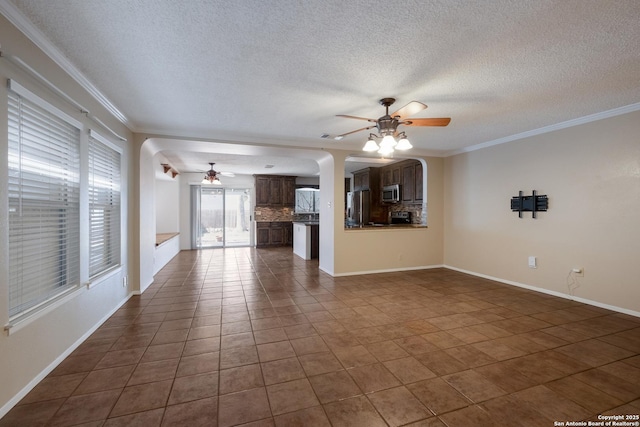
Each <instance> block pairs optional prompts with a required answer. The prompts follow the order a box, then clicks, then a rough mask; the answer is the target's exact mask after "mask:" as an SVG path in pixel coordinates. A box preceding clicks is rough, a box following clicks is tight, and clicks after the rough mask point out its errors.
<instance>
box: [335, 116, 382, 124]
mask: <svg viewBox="0 0 640 427" xmlns="http://www.w3.org/2000/svg"><path fill="white" fill-rule="evenodd" d="M336 117H346V118H347V119H356V120H366V121H368V122H371V123H377V122H378V121H377V120H376V119H368V118H366V117H358V116H348V115H346V114H336Z"/></svg>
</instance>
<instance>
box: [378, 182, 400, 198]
mask: <svg viewBox="0 0 640 427" xmlns="http://www.w3.org/2000/svg"><path fill="white" fill-rule="evenodd" d="M399 201H400V185H398V184H394V185H385V186H384V187H382V202H383V203H398V202H399Z"/></svg>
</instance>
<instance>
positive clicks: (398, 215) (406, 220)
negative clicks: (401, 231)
mask: <svg viewBox="0 0 640 427" xmlns="http://www.w3.org/2000/svg"><path fill="white" fill-rule="evenodd" d="M391 224H411V212H405V211H400V212H391Z"/></svg>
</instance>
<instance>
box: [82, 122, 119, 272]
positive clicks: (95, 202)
mask: <svg viewBox="0 0 640 427" xmlns="http://www.w3.org/2000/svg"><path fill="white" fill-rule="evenodd" d="M120 156H121V154H120V152H119V151H117V150H115V149H114V148H112V147H111V144H110V143H109V142H108V141H106V140H104V139H103V138H102V137H100V135H98V134H96V133H95V132H93V131H91V133H90V136H89V276H91V277H94V276H96V275H99V274H101V273H104V272H106V271H107V270H109V269H111V268H114V267H116V266H118V265H120Z"/></svg>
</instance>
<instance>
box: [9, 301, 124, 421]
mask: <svg viewBox="0 0 640 427" xmlns="http://www.w3.org/2000/svg"><path fill="white" fill-rule="evenodd" d="M133 295H135V293H134V292H131V293H129V295H127V297H126V298H125V299H124V300H122V301H121V302H120V304H118V305H117V306H116V307H115V308H114V309H112V310H111V311H110V312H109V313H108V314H106V315H105V316H104V317H103V318H102V319H100V320H99V321H98V322H97V323H96V324H95V325H94V326H93V327H91V329H89V330H88V331H87V332H85V334H84V335H82V336H81V337H80V338H79V339H78V340H77V341H76V342H74V343H73V344H72V345H71V346H70V347H69V348H67V349H66V350H65V351H64V352H63V353H62V354H61V355H60V356H58V357H57V358H56V359H55V360H54V361H53V362H51V363H50V364H49V366H47V367H46V368H45V369H43V370H42V371H41V372H40V373H39V374H38V375H36V376H35V378H33V379H32V380H31V381H29V383H28V384H27V385H26V386H24V387H23V388H22V390H20V391H19V392H18V393H17V394H16V395H15V396H13V398H12V399H10V400H9V401H8V402H7V403H5V404H4V405H3V406H2V407H1V408H0V418H2V417H4V416H5V415H7V413H8V412H9V411H10V410H11V408H13V407H14V406H15V405H17V404H18V402H20V401H21V400H22V399H23V398H24V397H25V396H26V395H27V394H28V393H29V392H30V391H31V390H33V388H34V387H35V386H37V385H38V384H39V383H40V381H42V380H43V379H44V378H45V377H46V376H47V375H49V374H50V373H51V372H52V371H53V370H54V369H55V368H56V367H57V366H58V365H59V364H60V363H62V361H63V360H64V359H66V358H67V356H69V355H70V354H71V353H73V352H74V351H75V349H76V348H78V347H79V346H80V344H82V343H83V342H84V341H85V340H86V339H87V338H89V337H90V336H91V334H93V333H94V332H95V331H96V330H97V329H98V328H99V327H100V326H102V324H103V323H104V322H106V321H107V320H108V319H109V318H110V317H111V316H113V314H114V313H115V312H116V311H118V310H119V309H120V307H122V306H123V305H124V304H125V303H126V302H127V301H129V300H130V299H131V297H132V296H133Z"/></svg>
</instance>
